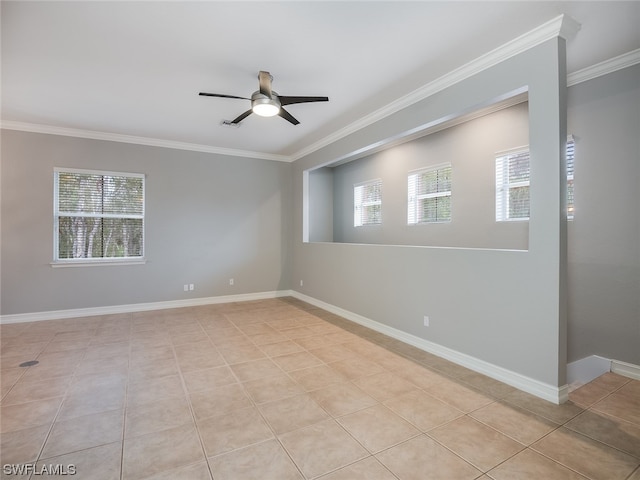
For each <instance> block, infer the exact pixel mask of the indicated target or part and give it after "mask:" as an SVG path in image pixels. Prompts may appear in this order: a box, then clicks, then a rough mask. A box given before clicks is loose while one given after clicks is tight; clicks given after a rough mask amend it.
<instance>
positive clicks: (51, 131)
mask: <svg viewBox="0 0 640 480" xmlns="http://www.w3.org/2000/svg"><path fill="white" fill-rule="evenodd" d="M1 128H3V129H6V130H20V131H23V132H31V133H44V134H48V135H62V136H65V137H77V138H89V139H92V140H106V141H110V142H120V143H133V144H136V145H147V146H150V147H161V148H174V149H177V150H189V151H193V152H204V153H215V154H218V155H230V156H234V157H245V158H256V159H259V160H273V161H277V162H290V161H291V159H290V157H288V156H285V155H276V154H272V153H262V152H252V151H248V150H237V149H233V148H221V147H212V146H210V145H199V144H195V143H187V142H177V141H173V140H162V139H159V138H150V137H137V136H133V135H123V134H119V133H108V132H98V131H94V130H82V129H78V128H67V127H55V126H52V125H40V124H35V123H25V122H14V121H10V120H3V121H2V125H1Z"/></svg>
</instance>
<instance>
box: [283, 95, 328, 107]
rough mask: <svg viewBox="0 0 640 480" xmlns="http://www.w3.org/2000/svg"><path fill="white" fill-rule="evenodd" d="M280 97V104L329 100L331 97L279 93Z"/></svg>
mask: <svg viewBox="0 0 640 480" xmlns="http://www.w3.org/2000/svg"><path fill="white" fill-rule="evenodd" d="M278 99H279V100H280V105H292V104H294V103H311V102H328V101H329V97H287V96H286V95H278Z"/></svg>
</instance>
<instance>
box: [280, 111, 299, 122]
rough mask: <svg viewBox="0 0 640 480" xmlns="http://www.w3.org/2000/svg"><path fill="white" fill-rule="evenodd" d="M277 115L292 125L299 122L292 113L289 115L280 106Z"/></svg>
mask: <svg viewBox="0 0 640 480" xmlns="http://www.w3.org/2000/svg"><path fill="white" fill-rule="evenodd" d="M278 115H280V116H281V117H282V118H284V119H285V120H286V121H287V122H290V123H293V124H294V125H298V124H299V123H300V122H299V121H298V120H296V118H295V117H294V116H293V115H291V114H290V113H289V112H287V111H286V110H285V109H284V108H282V107H281V108H280V111H279V112H278Z"/></svg>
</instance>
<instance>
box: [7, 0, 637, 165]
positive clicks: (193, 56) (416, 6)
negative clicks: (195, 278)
mask: <svg viewBox="0 0 640 480" xmlns="http://www.w3.org/2000/svg"><path fill="white" fill-rule="evenodd" d="M1 8H2V9H1V12H0V13H1V15H2V38H1V40H2V85H1V86H2V122H3V125H4V124H7V123H10V124H13V125H14V126H15V125H39V126H47V127H53V128H60V127H62V128H66V129H76V130H78V131H91V132H102V133H105V134H109V135H111V134H115V135H127V136H135V137H145V138H148V139H157V140H160V141H165V142H183V143H186V144H193V145H198V146H203V147H212V148H217V149H232V150H234V151H244V152H258V153H260V154H263V155H264V154H266V155H267V156H269V155H271V156H272V157H273V158H277V157H278V156H280V155H281V156H283V157H282V158H283V159H284V158H292V157H295V155H296V153H298V152H301V151H303V150H304V149H308V148H309V146H310V145H314V144H317V143H318V142H321V141H322V140H323V139H326V138H327V137H330V136H331V135H335V132H338V131H340V130H342V129H345V128H348V127H349V126H350V125H353V124H354V122H357V121H358V119H360V118H362V117H363V116H365V115H369V114H371V113H372V112H375V111H376V110H378V109H380V108H382V107H384V106H385V105H388V104H390V103H392V102H393V101H395V100H396V99H398V98H401V97H403V96H405V95H407V94H409V93H411V92H412V91H415V90H416V89H418V88H420V87H422V86H423V85H425V84H428V83H429V82H431V81H433V80H435V79H437V78H439V77H441V76H443V75H445V74H446V73H448V72H450V71H452V70H453V69H455V68H457V67H460V66H461V65H464V64H466V63H468V62H470V61H472V60H474V59H475V58H477V57H479V56H480V55H482V54H484V53H486V52H489V51H491V50H493V49H495V48H497V47H499V46H501V45H503V44H505V43H507V42H509V41H511V40H513V39H514V38H516V37H518V36H520V35H522V34H524V33H526V32H528V31H530V30H532V29H534V28H536V27H538V26H539V25H541V24H543V23H545V22H547V21H549V20H551V19H553V18H555V17H557V16H558V15H559V14H567V15H569V16H570V17H571V18H573V19H574V20H576V21H577V22H578V23H580V24H581V30H580V31H579V33H578V34H577V36H576V37H575V38H574V39H572V40H570V41H569V42H568V44H567V63H568V72H569V73H572V72H576V71H579V70H581V69H584V68H586V67H590V66H592V65H594V64H597V63H599V62H602V61H605V60H608V59H610V58H612V57H615V56H618V55H621V54H624V53H627V52H630V51H633V50H636V49H638V48H640V29H639V28H638V25H639V24H640V2H638V1H630V2H609V1H608V2H592V1H587V2H579V1H572V2H540V1H532V2H484V1H472V2H451V1H448V2H436V1H411V2H400V1H391V2H382V1H357V2H339V1H334V2H327V1H296V2H293V1H287V2H264V1H263V2H245V1H233V2H219V1H200V2H185V1H180V2H179V1H175V2H155V1H143V2H89V1H85V2H83V1H80V2H78V1H72V2H57V1H46V2H27V1H15V2H11V1H2V5H1ZM259 70H266V71H269V72H271V74H272V75H273V77H274V80H273V88H274V89H275V90H276V91H277V92H278V93H280V94H282V95H314V96H315V95H319V96H328V97H329V99H330V100H329V102H328V103H311V104H299V105H291V106H289V107H287V110H288V111H289V112H290V113H291V114H292V115H294V116H295V117H296V118H298V120H300V122H301V123H300V125H297V126H293V125H291V124H289V123H288V122H286V121H285V120H283V119H281V118H279V117H275V118H261V117H257V116H256V115H251V116H249V117H248V118H247V119H246V120H245V121H244V122H242V125H241V127H240V128H237V129H234V128H229V127H222V126H220V122H221V121H222V120H223V119H227V120H231V119H233V118H235V117H236V116H238V115H239V114H240V113H242V112H244V111H245V110H248V109H249V107H250V105H249V102H248V101H247V100H235V99H222V98H206V97H200V96H198V92H200V91H206V92H215V93H224V94H231V95H237V96H243V97H248V96H250V95H251V93H252V92H253V91H255V90H257V88H258V80H257V74H258V71H259ZM114 138H115V137H114Z"/></svg>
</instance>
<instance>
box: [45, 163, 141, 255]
mask: <svg viewBox="0 0 640 480" xmlns="http://www.w3.org/2000/svg"><path fill="white" fill-rule="evenodd" d="M53 172H54V182H53V261H52V262H51V266H53V267H67V266H91V265H132V264H143V263H146V259H145V256H144V255H145V242H146V238H145V237H146V236H145V212H146V181H145V180H146V175H144V174H142V173H130V172H113V171H105V170H88V169H78V168H61V167H56V168H54V169H53ZM61 173H76V174H84V175H101V176H115V177H127V178H140V179H142V214H139V215H135V214H126V215H116V214H96V213H86V214H83V213H79V212H65V211H61V210H59V176H60V174H61ZM68 216H76V217H93V218H135V219H141V220H142V246H141V249H142V251H141V255H136V256H128V257H95V258H59V218H60V217H68Z"/></svg>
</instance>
